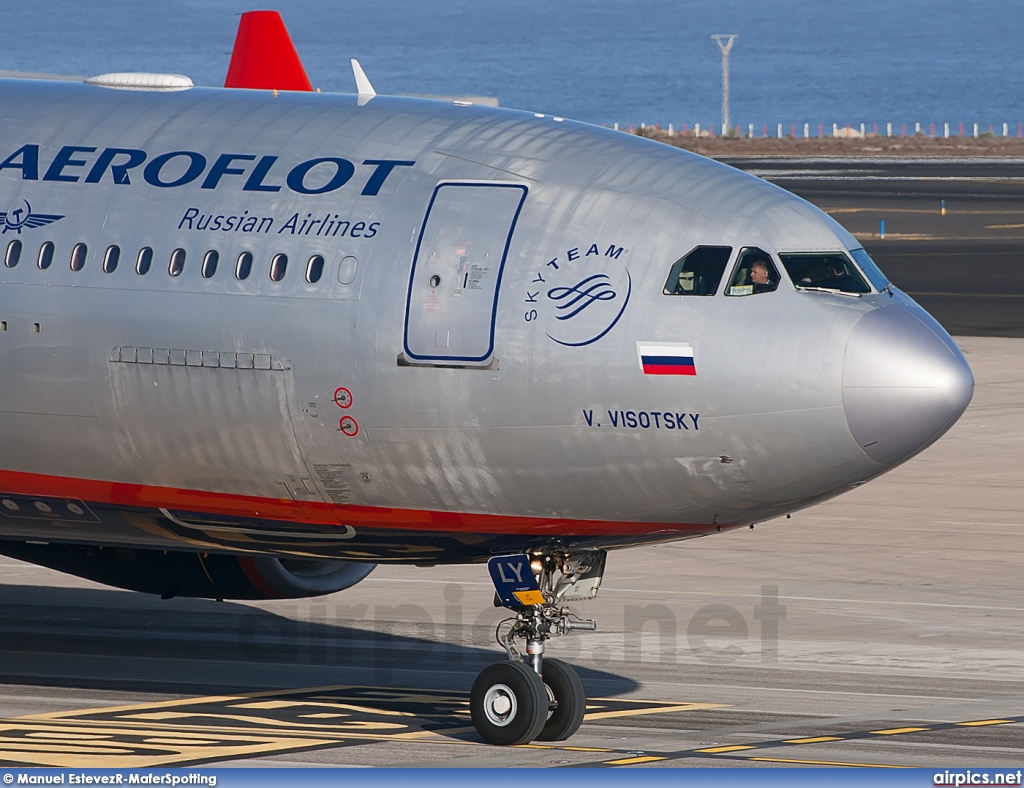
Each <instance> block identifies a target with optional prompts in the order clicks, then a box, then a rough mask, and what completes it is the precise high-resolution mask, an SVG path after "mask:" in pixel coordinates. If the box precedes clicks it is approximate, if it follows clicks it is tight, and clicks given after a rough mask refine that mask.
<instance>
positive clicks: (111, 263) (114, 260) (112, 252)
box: [103, 246, 121, 274]
mask: <svg viewBox="0 0 1024 788" xmlns="http://www.w3.org/2000/svg"><path fill="white" fill-rule="evenodd" d="M120 260H121V247H120V246H111V247H109V248H108V249H107V253H106V254H105V255H103V273H105V274H112V273H114V271H116V270H117V264H118V262H120Z"/></svg>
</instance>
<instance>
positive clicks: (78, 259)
mask: <svg viewBox="0 0 1024 788" xmlns="http://www.w3.org/2000/svg"><path fill="white" fill-rule="evenodd" d="M88 253H89V247H87V246H86V245H85V244H75V248H74V249H72V250H71V270H72V271H81V270H82V269H83V268H85V256H86V255H87V254H88Z"/></svg>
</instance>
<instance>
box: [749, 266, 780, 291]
mask: <svg viewBox="0 0 1024 788" xmlns="http://www.w3.org/2000/svg"><path fill="white" fill-rule="evenodd" d="M750 283H751V284H752V285H753V286H754V292H755V293H770V292H772V291H773V290H774V289H775V288H776V285H777V283H776V282H773V281H772V278H771V274H769V273H768V263H767V262H766V261H764V260H755V261H754V262H753V263H751V264H750Z"/></svg>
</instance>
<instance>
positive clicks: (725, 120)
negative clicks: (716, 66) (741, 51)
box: [711, 33, 739, 136]
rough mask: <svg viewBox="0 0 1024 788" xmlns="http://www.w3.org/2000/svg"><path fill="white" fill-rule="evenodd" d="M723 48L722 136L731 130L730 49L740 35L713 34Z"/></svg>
mask: <svg viewBox="0 0 1024 788" xmlns="http://www.w3.org/2000/svg"><path fill="white" fill-rule="evenodd" d="M711 38H712V39H713V40H714V42H715V43H716V44H718V48H719V49H720V50H722V136H725V134H726V133H727V132H728V131H729V128H730V126H729V50H730V49H732V45H733V42H734V41H735V40H736V39H737V38H739V36H738V35H724V34H721V33H719V34H717V35H713V36H711Z"/></svg>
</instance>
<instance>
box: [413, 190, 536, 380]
mask: <svg viewBox="0 0 1024 788" xmlns="http://www.w3.org/2000/svg"><path fill="white" fill-rule="evenodd" d="M527 191H528V190H527V187H526V186H523V185H521V184H514V183H441V184H438V186H437V187H436V188H435V189H434V194H433V196H432V197H431V200H430V204H429V206H428V207H427V212H426V215H425V216H424V217H423V226H422V227H421V228H420V235H419V240H418V241H417V243H416V253H415V257H414V258H413V263H412V273H411V274H410V277H409V291H408V296H407V299H406V310H405V341H404V342H405V357H406V361H407V362H411V363H414V364H428V365H430V364H436V365H445V366H449V365H453V366H487V365H488V364H490V362H491V355H492V353H493V352H494V318H495V311H496V309H497V306H498V289H499V287H500V285H501V275H502V271H503V270H504V266H505V258H506V257H507V255H508V249H509V245H510V244H511V243H512V234H513V232H515V227H516V221H517V220H518V218H519V212H520V211H521V210H522V207H523V202H524V201H525V200H526V194H527Z"/></svg>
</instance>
